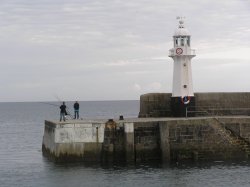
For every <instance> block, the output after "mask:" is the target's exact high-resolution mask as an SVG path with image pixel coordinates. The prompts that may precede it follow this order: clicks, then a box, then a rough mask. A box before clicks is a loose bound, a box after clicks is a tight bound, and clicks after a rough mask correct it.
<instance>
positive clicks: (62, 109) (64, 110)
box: [60, 101, 67, 121]
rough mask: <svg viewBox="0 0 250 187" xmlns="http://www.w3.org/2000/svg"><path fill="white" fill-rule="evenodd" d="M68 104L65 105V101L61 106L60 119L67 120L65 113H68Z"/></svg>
mask: <svg viewBox="0 0 250 187" xmlns="http://www.w3.org/2000/svg"><path fill="white" fill-rule="evenodd" d="M66 108H67V107H66V105H65V102H64V101H63V103H62V105H61V106H60V109H61V110H60V121H62V119H63V121H65V120H66V118H65V115H67V112H66Z"/></svg>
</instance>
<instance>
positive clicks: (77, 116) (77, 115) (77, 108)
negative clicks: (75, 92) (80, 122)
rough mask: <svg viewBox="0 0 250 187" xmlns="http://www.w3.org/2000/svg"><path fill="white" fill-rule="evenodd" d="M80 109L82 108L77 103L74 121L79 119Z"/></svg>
mask: <svg viewBox="0 0 250 187" xmlns="http://www.w3.org/2000/svg"><path fill="white" fill-rule="evenodd" d="M79 108H80V105H79V103H78V102H77V101H76V102H75V104H74V111H75V117H74V119H79Z"/></svg>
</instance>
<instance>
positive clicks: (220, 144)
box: [42, 116, 250, 164]
mask: <svg viewBox="0 0 250 187" xmlns="http://www.w3.org/2000/svg"><path fill="white" fill-rule="evenodd" d="M42 147H43V154H44V155H45V156H46V157H48V158H51V159H53V160H55V161H59V162H71V161H85V162H98V163H120V162H122V163H130V164H133V163H137V162H150V161H159V162H178V161H183V160H195V161H200V160H234V159H240V160H242V159H248V157H249V155H250V117H248V116H245V117H243V116H234V117H195V118H135V119H125V120H109V121H102V122H94V121H92V122H91V121H74V120H72V121H68V122H50V121H45V129H44V137H43V146H42Z"/></svg>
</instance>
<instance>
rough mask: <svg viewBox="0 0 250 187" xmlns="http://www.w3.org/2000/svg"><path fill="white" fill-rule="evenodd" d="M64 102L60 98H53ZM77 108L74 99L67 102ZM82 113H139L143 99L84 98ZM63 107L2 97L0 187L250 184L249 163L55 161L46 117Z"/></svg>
mask: <svg viewBox="0 0 250 187" xmlns="http://www.w3.org/2000/svg"><path fill="white" fill-rule="evenodd" d="M52 104H59V103H56V102H54V103H52ZM66 104H67V106H68V107H70V108H72V105H73V103H72V102H67V103H66ZM80 106H81V110H80V115H81V117H82V118H104V119H106V118H107V119H109V118H118V117H119V116H120V115H123V116H124V117H125V118H126V117H127V118H128V117H136V116H137V115H138V112H139V101H96V102H93V101H91V102H80ZM58 118H59V109H58V107H57V106H53V105H50V104H45V103H35V102H34V103H0V187H6V186H8V187H15V186H18V187H29V186H34V187H52V186H58V187H70V186H86V187H88V186H103V187H106V186H107V187H110V186H131V187H132V186H140V187H142V186H143V187H150V186H184V187H185V186H190V187H193V186H206V187H208V186H225V187H228V186H248V187H249V186H250V163H249V162H239V163H225V162H219V161H218V162H210V163H202V164H191V163H189V164H187V163H186V164H184V163H182V164H179V165H175V164H173V165H170V166H163V165H161V164H148V165H147V164H144V165H143V164H141V165H136V166H100V165H88V164H83V163H74V164H55V163H53V162H50V161H48V160H47V159H46V158H44V157H43V156H42V152H41V146H42V137H43V128H44V120H45V119H51V120H52V119H58Z"/></svg>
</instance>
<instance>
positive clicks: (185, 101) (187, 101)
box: [181, 96, 191, 105]
mask: <svg viewBox="0 0 250 187" xmlns="http://www.w3.org/2000/svg"><path fill="white" fill-rule="evenodd" d="M190 100H191V97H190V96H184V97H181V102H182V103H183V104H184V105H187V104H188V103H190Z"/></svg>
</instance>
